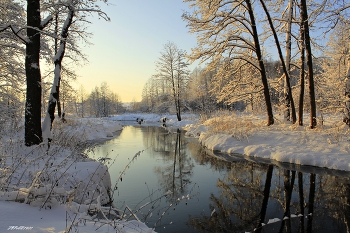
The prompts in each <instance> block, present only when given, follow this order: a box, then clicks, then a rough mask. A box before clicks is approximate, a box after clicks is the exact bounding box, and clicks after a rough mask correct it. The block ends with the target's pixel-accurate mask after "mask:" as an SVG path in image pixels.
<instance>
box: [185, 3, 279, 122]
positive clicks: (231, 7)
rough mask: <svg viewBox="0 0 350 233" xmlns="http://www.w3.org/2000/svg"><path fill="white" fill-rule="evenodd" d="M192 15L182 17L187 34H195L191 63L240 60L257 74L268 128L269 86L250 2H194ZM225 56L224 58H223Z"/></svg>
mask: <svg viewBox="0 0 350 233" xmlns="http://www.w3.org/2000/svg"><path fill="white" fill-rule="evenodd" d="M187 2H194V3H193V4H191V6H192V7H193V8H195V9H194V12H193V13H192V14H189V13H186V14H184V15H183V18H184V19H185V20H186V21H187V22H188V26H189V27H190V32H192V33H198V37H197V38H198V45H199V46H198V47H197V48H195V49H193V50H192V54H191V56H190V58H191V61H193V60H197V59H201V60H202V61H206V60H208V59H211V60H212V61H216V64H220V62H221V61H222V60H225V63H222V64H229V63H231V62H233V61H235V60H242V61H243V62H244V64H242V66H244V65H246V64H249V65H251V66H252V67H254V68H255V69H257V70H258V71H259V73H260V78H261V79H260V81H261V86H262V87H261V88H259V89H260V90H257V91H261V92H262V93H263V95H264V98H265V106H266V112H267V118H268V119H267V125H272V124H273V123H274V118H273V112H272V105H271V98H270V91H269V85H268V81H267V74H266V69H265V64H264V59H263V54H262V49H261V45H260V40H259V34H258V31H257V22H256V20H255V13H254V11H253V6H252V3H251V1H250V0H245V1H238V0H235V1H228V0H220V1H215V2H213V1H210V0H205V1H199V0H197V1H195V0H187ZM223 57H226V58H227V59H223Z"/></svg>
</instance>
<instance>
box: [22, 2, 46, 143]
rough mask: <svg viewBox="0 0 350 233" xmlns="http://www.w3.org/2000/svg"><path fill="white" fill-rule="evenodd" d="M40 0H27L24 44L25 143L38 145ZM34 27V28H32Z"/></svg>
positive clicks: (39, 138)
mask: <svg viewBox="0 0 350 233" xmlns="http://www.w3.org/2000/svg"><path fill="white" fill-rule="evenodd" d="M40 23H41V20H40V0H27V25H28V28H27V36H28V42H27V44H26V57H25V69H26V83H27V90H26V103H25V124H24V125H25V126H24V127H25V134H24V139H25V145H26V146H32V145H38V144H40V143H41V142H42V140H43V139H42V131H41V74H40V63H39V58H40V33H39V32H38V30H36V29H39V28H40ZM34 28H36V29H34Z"/></svg>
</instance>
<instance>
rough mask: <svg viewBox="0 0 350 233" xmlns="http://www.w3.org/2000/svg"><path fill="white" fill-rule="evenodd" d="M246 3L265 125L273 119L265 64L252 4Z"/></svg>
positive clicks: (271, 123)
mask: <svg viewBox="0 0 350 233" xmlns="http://www.w3.org/2000/svg"><path fill="white" fill-rule="evenodd" d="M245 2H246V4H247V10H248V13H249V16H250V21H251V24H252V25H251V26H252V31H253V37H254V38H253V39H254V45H255V50H256V56H257V58H258V61H259V67H260V73H261V81H262V83H263V87H264V97H265V104H266V110H267V117H268V119H267V125H273V123H274V119H273V113H272V105H271V98H270V91H269V85H268V82H267V75H266V70H265V65H264V61H263V58H262V53H261V48H260V42H259V35H258V31H257V29H256V23H255V17H254V12H253V8H252V4H251V2H250V0H245Z"/></svg>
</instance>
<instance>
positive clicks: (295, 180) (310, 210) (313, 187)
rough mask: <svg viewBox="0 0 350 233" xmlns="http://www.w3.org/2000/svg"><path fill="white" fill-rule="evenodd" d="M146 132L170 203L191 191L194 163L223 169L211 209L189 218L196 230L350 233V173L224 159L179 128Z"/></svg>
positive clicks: (147, 143)
mask: <svg viewBox="0 0 350 233" xmlns="http://www.w3.org/2000/svg"><path fill="white" fill-rule="evenodd" d="M147 131H148V132H147V133H149V134H155V135H154V136H148V137H144V144H145V145H147V147H151V148H153V150H154V151H157V152H162V156H163V157H162V159H163V160H164V163H165V164H166V166H162V167H156V168H155V172H156V174H157V177H158V182H159V185H160V186H161V188H162V189H163V190H164V192H166V191H168V190H170V191H172V196H171V197H170V198H169V201H174V200H176V199H177V198H179V197H181V196H182V195H184V194H185V193H187V192H188V187H189V185H188V184H190V183H191V178H192V176H193V167H194V164H195V163H196V164H205V165H207V166H210V168H211V169H214V170H217V171H222V174H223V175H222V177H221V178H219V179H218V180H217V183H216V187H217V189H218V190H219V191H218V192H214V191H213V192H212V194H211V195H210V203H209V204H205V205H207V207H206V208H207V209H208V211H206V212H203V213H201V214H198V215H197V216H189V219H188V221H187V225H189V226H191V227H193V228H194V229H196V230H197V231H198V232H350V181H349V177H348V176H334V175H332V174H329V175H327V172H325V173H322V174H316V173H303V172H301V171H293V170H288V169H284V168H281V167H278V166H276V165H273V164H264V163H256V162H253V161H247V160H244V159H242V158H240V157H237V159H233V161H225V160H222V159H220V158H218V157H220V156H221V155H218V157H214V156H215V154H211V155H209V154H208V153H211V152H208V151H207V150H206V149H205V148H203V147H202V146H201V145H199V144H198V143H197V142H191V141H189V140H186V139H185V138H184V134H183V133H182V132H180V131H179V130H177V131H175V132H173V133H167V132H166V131H164V130H162V129H161V128H156V127H149V128H147ZM213 155H214V156H213Z"/></svg>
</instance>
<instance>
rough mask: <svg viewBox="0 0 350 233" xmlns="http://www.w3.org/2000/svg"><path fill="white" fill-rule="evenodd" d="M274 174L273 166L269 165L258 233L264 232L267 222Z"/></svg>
mask: <svg viewBox="0 0 350 233" xmlns="http://www.w3.org/2000/svg"><path fill="white" fill-rule="evenodd" d="M272 172H273V165H269V166H268V169H267V172H266V181H265V187H264V199H263V202H262V205H261V211H260V221H259V226H258V228H257V230H256V232H257V233H260V232H261V230H262V223H264V221H265V216H266V210H267V204H268V202H269V197H270V188H271V180H272Z"/></svg>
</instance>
